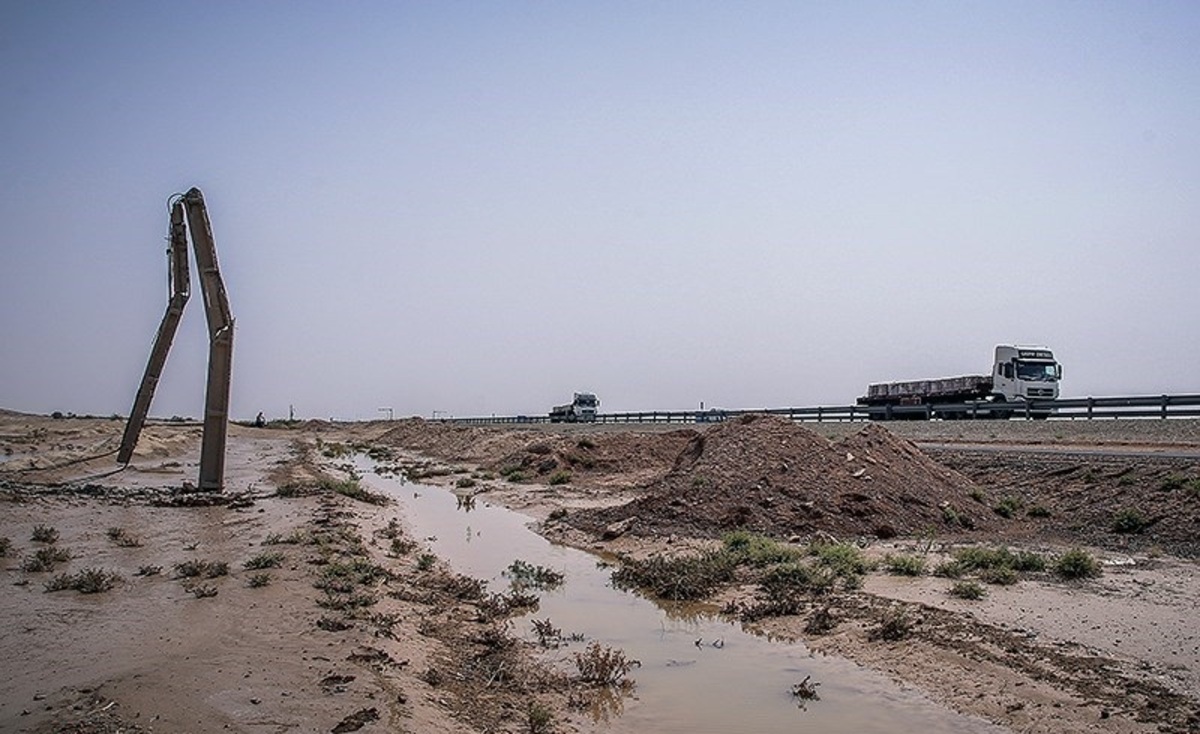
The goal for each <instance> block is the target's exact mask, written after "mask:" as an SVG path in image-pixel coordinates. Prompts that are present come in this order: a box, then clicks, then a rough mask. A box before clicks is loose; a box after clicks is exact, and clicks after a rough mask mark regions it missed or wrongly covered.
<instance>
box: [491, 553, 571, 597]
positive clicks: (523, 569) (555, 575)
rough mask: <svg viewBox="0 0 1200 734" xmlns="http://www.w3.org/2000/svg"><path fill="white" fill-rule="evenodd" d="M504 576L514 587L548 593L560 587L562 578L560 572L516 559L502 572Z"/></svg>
mask: <svg viewBox="0 0 1200 734" xmlns="http://www.w3.org/2000/svg"><path fill="white" fill-rule="evenodd" d="M504 575H505V576H507V577H508V578H509V579H510V580H511V581H512V583H513V584H514V585H515V586H523V587H526V588H533V589H540V590H543V591H548V590H550V589H555V588H558V587H559V586H561V585H562V582H563V579H564V576H563V574H562V572H560V571H555V570H554V569H552V568H546V567H545V566H535V565H533V564H531V563H527V562H526V561H522V560H521V559H519V558H518V559H517V560H515V561H513V562H512V563H511V564H509V566H508V568H507V569H505V570H504Z"/></svg>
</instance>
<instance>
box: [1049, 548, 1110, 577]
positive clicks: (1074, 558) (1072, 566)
mask: <svg viewBox="0 0 1200 734" xmlns="http://www.w3.org/2000/svg"><path fill="white" fill-rule="evenodd" d="M1054 572H1055V573H1057V574H1058V575H1059V576H1061V577H1063V578H1064V579H1069V580H1074V579H1090V578H1095V577H1097V576H1099V575H1100V573H1101V566H1100V562H1099V561H1097V560H1096V559H1095V558H1093V557H1092V555H1091V554H1090V553H1088V552H1087V551H1084V550H1082V549H1080V548H1072V549H1071V550H1069V551H1067V552H1066V553H1064V554H1062V555H1061V556H1059V557H1058V560H1057V561H1055V562H1054Z"/></svg>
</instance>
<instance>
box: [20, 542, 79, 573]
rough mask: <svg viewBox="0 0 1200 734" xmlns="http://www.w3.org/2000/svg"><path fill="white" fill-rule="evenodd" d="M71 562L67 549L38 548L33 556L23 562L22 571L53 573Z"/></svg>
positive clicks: (27, 557)
mask: <svg viewBox="0 0 1200 734" xmlns="http://www.w3.org/2000/svg"><path fill="white" fill-rule="evenodd" d="M69 560H71V553H70V551H68V550H67V549H65V548H56V547H48V548H38V549H37V550H36V551H34V553H33V555H31V556H26V557H25V559H24V560H23V561H22V562H21V570H22V571H30V572H33V573H38V572H41V571H53V570H54V567H55V566H57V565H58V564H60V563H66V562H67V561H69Z"/></svg>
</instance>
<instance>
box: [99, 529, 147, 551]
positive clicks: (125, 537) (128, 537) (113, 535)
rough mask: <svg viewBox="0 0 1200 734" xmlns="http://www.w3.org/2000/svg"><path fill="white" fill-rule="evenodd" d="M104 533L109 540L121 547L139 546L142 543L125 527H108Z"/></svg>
mask: <svg viewBox="0 0 1200 734" xmlns="http://www.w3.org/2000/svg"><path fill="white" fill-rule="evenodd" d="M105 535H107V536H108V539H109V540H111V541H112V542H114V543H116V544H117V545H119V546H121V547H122V548H140V547H141V545H142V541H140V540H138V538H137V537H136V536H134V535H132V534H130V533H129V531H127V530H126V529H125V528H109V529H108V530H107V531H106V532H105Z"/></svg>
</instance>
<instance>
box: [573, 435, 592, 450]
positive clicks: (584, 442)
mask: <svg viewBox="0 0 1200 734" xmlns="http://www.w3.org/2000/svg"><path fill="white" fill-rule="evenodd" d="M575 446H576V447H578V448H581V449H594V448H596V443H595V442H594V441H592V439H590V438H581V439H579V440H578V441H576V442H575Z"/></svg>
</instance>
